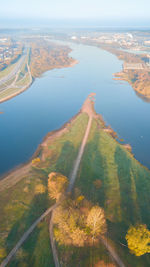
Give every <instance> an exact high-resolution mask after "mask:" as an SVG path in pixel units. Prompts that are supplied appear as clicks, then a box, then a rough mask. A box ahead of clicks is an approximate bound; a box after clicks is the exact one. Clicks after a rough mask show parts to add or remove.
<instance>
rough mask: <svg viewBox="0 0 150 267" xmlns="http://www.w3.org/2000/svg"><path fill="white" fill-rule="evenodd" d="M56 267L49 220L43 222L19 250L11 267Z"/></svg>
mask: <svg viewBox="0 0 150 267" xmlns="http://www.w3.org/2000/svg"><path fill="white" fill-rule="evenodd" d="M29 264H30V266H33V267H41V266H42V267H47V266H51V267H55V265H54V262H53V255H52V252H51V247H50V239H49V231H48V220H45V221H43V222H41V223H40V224H39V225H38V227H36V229H35V230H34V231H33V233H32V234H31V235H30V236H29V238H28V239H27V240H26V242H25V243H24V244H23V246H22V247H21V248H20V249H19V250H18V252H17V254H16V256H15V257H14V258H13V260H12V262H11V263H10V264H9V267H17V266H18V267H19V266H21V267H27V266H29Z"/></svg>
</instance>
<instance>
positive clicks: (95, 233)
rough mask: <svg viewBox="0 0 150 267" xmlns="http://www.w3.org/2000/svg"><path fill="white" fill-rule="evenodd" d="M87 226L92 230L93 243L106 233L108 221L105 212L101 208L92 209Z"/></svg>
mask: <svg viewBox="0 0 150 267" xmlns="http://www.w3.org/2000/svg"><path fill="white" fill-rule="evenodd" d="M87 226H88V227H89V229H90V233H91V235H92V241H93V242H94V241H95V240H96V239H97V238H98V237H100V235H103V234H104V233H105V232H106V220H105V215H104V210H103V209H102V208H101V207H99V206H94V207H92V208H91V210H90V211H89V214H88V217H87Z"/></svg>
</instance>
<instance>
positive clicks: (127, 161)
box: [0, 114, 150, 267]
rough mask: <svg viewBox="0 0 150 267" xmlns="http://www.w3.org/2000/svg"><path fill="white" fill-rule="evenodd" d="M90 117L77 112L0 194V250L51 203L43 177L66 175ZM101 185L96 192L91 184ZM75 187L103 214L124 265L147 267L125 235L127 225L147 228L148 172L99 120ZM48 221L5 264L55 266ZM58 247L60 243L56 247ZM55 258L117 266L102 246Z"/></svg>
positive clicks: (66, 249)
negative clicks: (35, 160)
mask: <svg viewBox="0 0 150 267" xmlns="http://www.w3.org/2000/svg"><path fill="white" fill-rule="evenodd" d="M87 122H88V117H87V115H86V114H79V115H78V116H77V117H76V118H75V119H74V120H73V121H72V122H71V123H68V124H67V126H66V127H67V131H66V132H64V133H63V134H62V135H61V136H60V137H57V138H55V139H49V141H48V140H47V141H46V145H45V146H44V147H43V148H41V150H40V151H39V156H40V157H41V158H42V160H41V162H39V163H38V164H37V165H36V166H33V167H32V168H31V169H30V171H29V172H28V174H27V175H26V176H25V177H23V178H22V180H21V181H20V182H18V183H17V184H16V185H14V186H13V187H11V188H10V189H7V190H4V191H3V192H1V196H0V214H1V216H0V229H1V233H0V251H2V252H3V256H4V254H5V253H6V254H8V252H9V251H10V249H11V248H12V247H13V246H14V245H15V244H16V242H17V240H18V239H19V238H20V237H21V235H22V234H23V233H24V231H25V230H26V229H27V228H28V227H29V226H30V225H31V224H32V222H33V221H34V220H35V219H36V218H37V217H38V216H40V214H41V213H42V212H43V211H44V210H46V208H47V207H49V206H50V205H52V203H53V202H52V201H50V200H49V198H48V194H47V177H48V174H49V173H50V172H52V171H57V172H61V173H62V174H64V175H66V176H69V174H70V172H71V170H72V166H73V162H74V160H75V158H76V155H77V152H78V149H79V146H80V144H81V141H82V138H83V136H84V131H85V129H86V126H87ZM99 180H100V181H101V186H100V187H99V188H98V187H96V185H95V181H99ZM75 187H78V188H79V189H80V190H81V193H82V194H83V195H85V197H86V198H87V199H88V200H90V201H92V202H93V203H94V204H96V203H98V204H99V205H100V206H101V207H103V208H104V210H105V215H106V218H107V225H108V233H107V236H108V239H109V242H110V243H111V244H112V246H113V247H114V248H115V249H116V251H117V253H118V254H119V256H120V258H121V259H122V261H123V262H124V263H125V266H127V267H129V266H130V267H133V266H134V267H148V266H150V257H149V255H148V254H146V255H144V256H141V257H136V256H134V255H132V254H130V253H129V250H128V248H127V247H125V246H122V245H121V244H124V245H126V241H125V234H126V231H127V229H128V227H129V226H130V224H135V223H137V222H140V223H145V224H147V226H148V228H150V205H149V203H150V171H149V170H148V169H146V168H145V167H143V166H142V165H141V164H140V163H139V162H138V161H137V160H135V158H134V157H133V155H132V154H131V153H129V152H128V151H127V150H126V149H125V148H124V147H123V146H122V145H120V144H119V143H118V142H117V141H116V140H115V139H114V138H113V137H112V136H111V135H110V134H108V133H106V132H105V130H104V128H103V124H102V123H101V121H100V119H99V118H98V119H97V120H95V119H94V120H93V123H92V128H91V131H90V135H89V138H88V143H87V145H86V148H85V152H84V155H83V158H82V161H81V165H80V169H79V172H78V176H77V180H76V184H75ZM48 221H49V220H48V218H46V219H45V220H44V221H43V222H41V223H40V224H39V225H38V227H37V228H36V229H35V230H34V231H33V233H32V234H31V236H30V237H29V238H28V239H27V240H26V242H25V243H24V245H23V246H22V247H21V249H19V251H18V253H17V255H16V257H15V258H14V259H13V260H12V262H11V263H10V265H9V266H11V267H12V266H15V267H16V266H18V267H22V266H23V267H26V266H29V262H30V266H35V267H41V266H42V267H43V266H44V267H47V266H52V267H53V266H54V263H53V258H52V253H51V248H50V242H49V233H48ZM57 246H58V244H57ZM58 252H59V260H60V262H61V264H62V266H63V267H64V266H66V267H68V266H69V267H76V266H79V267H93V266H94V267H98V266H104V267H106V266H107V267H113V266H115V265H114V264H113V262H112V259H111V258H110V256H109V254H108V252H107V251H106V249H105V248H104V246H103V245H102V244H101V243H100V244H99V245H97V247H95V248H92V247H84V248H75V247H72V246H58ZM0 255H1V259H2V258H3V257H2V253H1V254H0Z"/></svg>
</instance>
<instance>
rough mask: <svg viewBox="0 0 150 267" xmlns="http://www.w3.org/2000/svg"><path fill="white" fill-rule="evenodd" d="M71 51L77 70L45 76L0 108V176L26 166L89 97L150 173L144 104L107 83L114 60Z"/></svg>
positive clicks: (148, 114) (149, 107)
mask: <svg viewBox="0 0 150 267" xmlns="http://www.w3.org/2000/svg"><path fill="white" fill-rule="evenodd" d="M71 46H72V48H73V52H72V53H71V56H72V57H74V58H76V59H77V60H78V61H79V64H77V65H76V66H74V67H73V68H65V69H58V70H52V71H49V72H47V73H46V74H44V75H43V77H42V78H40V79H36V81H35V82H34V83H33V85H32V86H31V87H30V88H29V89H28V90H27V91H25V92H24V93H23V94H21V95H19V96H17V97H15V98H13V99H11V100H9V101H7V102H5V103H2V104H0V111H3V112H4V114H0V125H1V127H0V173H1V174H2V173H4V172H6V171H9V170H10V169H12V168H13V167H15V166H17V165H18V164H20V163H23V162H25V161H27V160H28V159H29V158H30V157H31V156H32V154H33V153H34V151H35V150H36V148H37V146H38V144H39V143H40V142H41V141H42V139H43V137H44V136H45V135H46V134H47V132H49V131H51V130H54V129H57V128H59V127H60V126H61V125H62V124H64V123H65V122H66V121H67V120H68V119H70V118H71V117H72V116H73V115H75V114H76V113H77V112H78V111H79V109H80V107H81V106H82V103H83V101H84V100H85V98H86V97H87V95H88V94H89V93H91V92H96V103H95V108H96V111H97V112H98V113H101V114H102V115H103V118H104V120H105V121H106V122H107V123H108V124H110V125H111V127H112V128H113V129H114V130H115V131H117V133H118V135H119V137H120V138H123V139H124V140H125V142H127V143H130V144H131V145H132V148H133V153H134V154H135V157H136V158H137V159H138V160H139V161H140V162H141V163H143V164H144V165H146V166H147V167H149V168H150V150H149V148H150V138H149V136H150V124H149V121H150V103H146V102H144V101H143V100H142V99H141V98H139V97H138V96H137V95H136V94H135V92H134V91H133V89H132V88H131V86H130V85H128V83H126V82H122V83H120V82H119V81H114V80H113V79H112V77H113V73H115V72H117V71H120V69H121V66H122V62H121V61H119V60H118V59H117V58H116V57H115V56H113V55H112V54H110V53H108V52H106V51H103V50H100V49H98V48H96V47H90V46H84V45H76V44H72V45H71Z"/></svg>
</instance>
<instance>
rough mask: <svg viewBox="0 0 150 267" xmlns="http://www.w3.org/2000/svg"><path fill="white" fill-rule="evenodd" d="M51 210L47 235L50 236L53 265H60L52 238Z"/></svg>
mask: <svg viewBox="0 0 150 267" xmlns="http://www.w3.org/2000/svg"><path fill="white" fill-rule="evenodd" d="M53 211H54V210H53ZM53 211H52V215H51V219H50V223H49V236H50V242H51V249H52V253H53V259H54V263H55V267H60V264H59V258H58V253H57V248H56V243H55V238H54V233H53V215H54V212H53Z"/></svg>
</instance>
